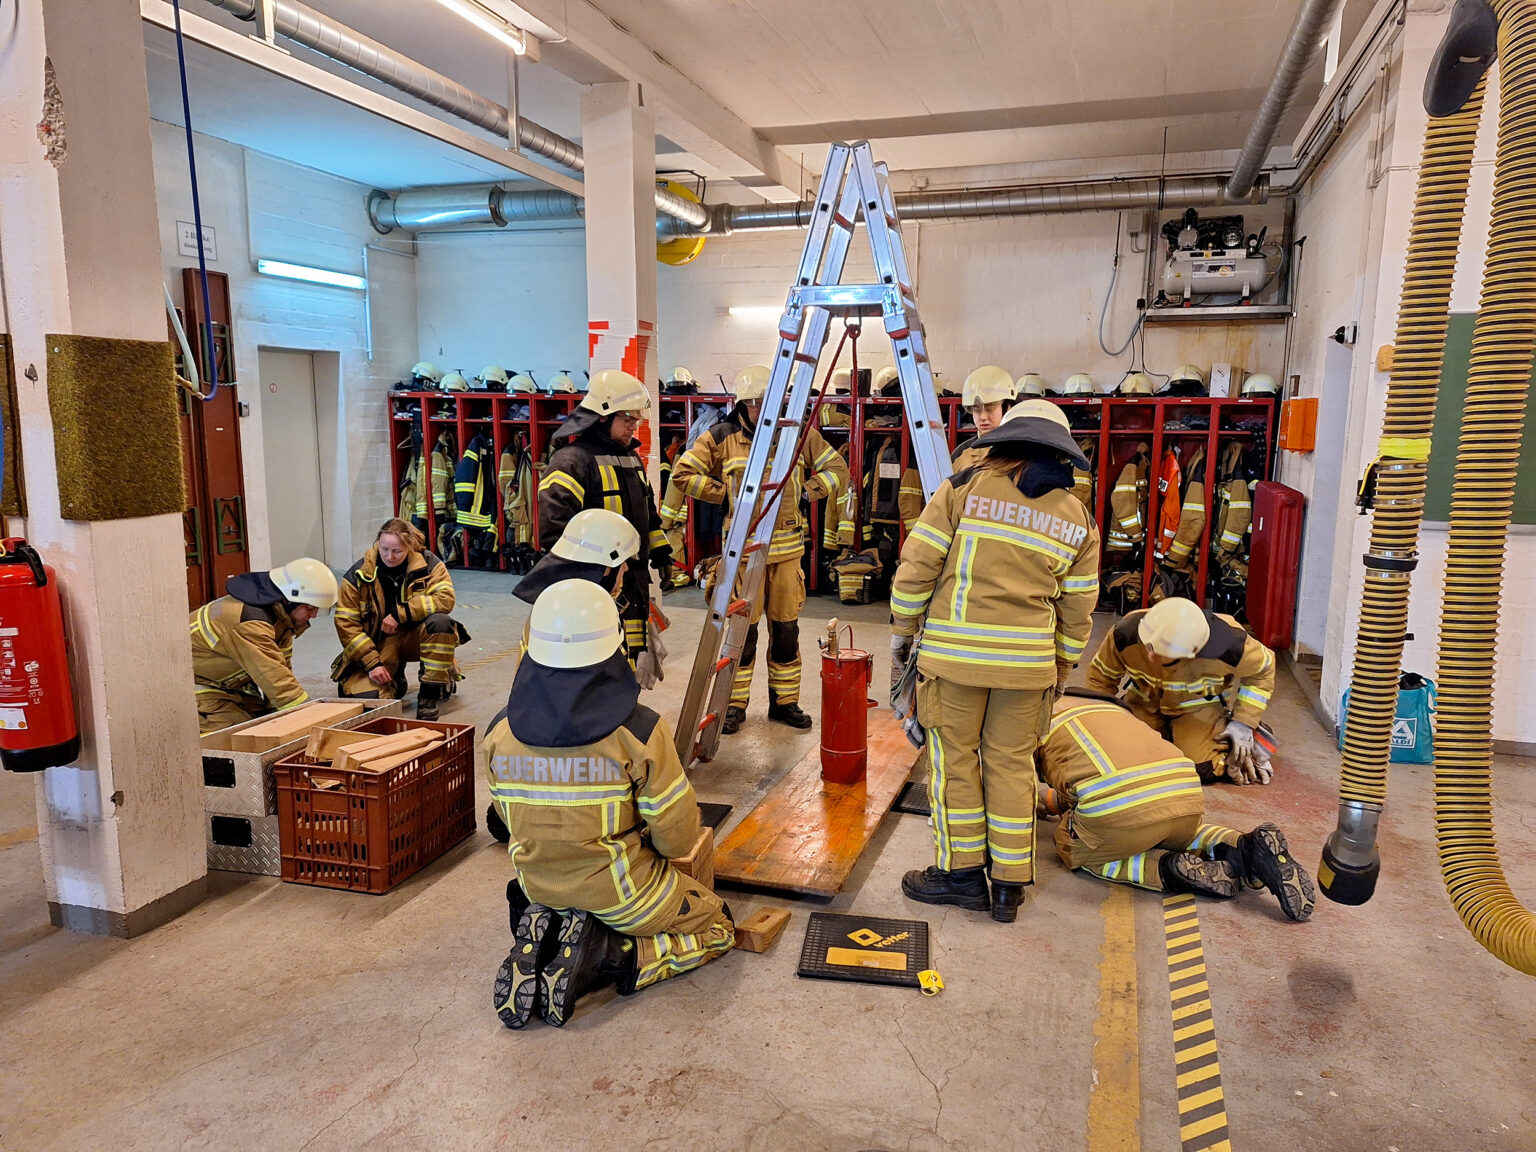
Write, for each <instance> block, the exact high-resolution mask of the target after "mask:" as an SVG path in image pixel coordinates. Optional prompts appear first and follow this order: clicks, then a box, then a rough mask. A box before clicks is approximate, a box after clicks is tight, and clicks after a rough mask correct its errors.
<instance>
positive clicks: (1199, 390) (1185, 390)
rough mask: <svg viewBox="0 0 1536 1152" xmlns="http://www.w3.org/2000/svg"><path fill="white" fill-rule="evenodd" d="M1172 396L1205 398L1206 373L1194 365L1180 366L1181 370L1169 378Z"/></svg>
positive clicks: (1169, 390)
mask: <svg viewBox="0 0 1536 1152" xmlns="http://www.w3.org/2000/svg"><path fill="white" fill-rule="evenodd" d="M1168 394H1169V395H1170V396H1204V395H1205V373H1204V372H1202V371H1200V369H1199V368H1198V367H1196V366H1195V365H1193V364H1180V365H1179V370H1178V371H1177V372H1175V373H1174V374H1173V375H1172V376H1170V377H1169V378H1168Z"/></svg>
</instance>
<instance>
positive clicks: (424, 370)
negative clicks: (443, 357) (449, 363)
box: [411, 360, 443, 388]
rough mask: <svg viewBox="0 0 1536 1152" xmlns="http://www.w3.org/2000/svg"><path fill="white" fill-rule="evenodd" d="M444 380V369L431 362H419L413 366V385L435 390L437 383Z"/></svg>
mask: <svg viewBox="0 0 1536 1152" xmlns="http://www.w3.org/2000/svg"><path fill="white" fill-rule="evenodd" d="M442 378H443V373H442V369H440V368H438V366H437V365H436V364H434V363H432V361H430V360H418V361H417V362H416V363H415V364H413V365H412V366H411V383H412V384H416V385H420V386H424V387H427V388H435V387H436V386H437V382H438V381H439V380H441V379H442Z"/></svg>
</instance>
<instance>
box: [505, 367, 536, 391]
mask: <svg viewBox="0 0 1536 1152" xmlns="http://www.w3.org/2000/svg"><path fill="white" fill-rule="evenodd" d="M507 389H508V390H509V391H512V392H522V393H525V394H527V393H532V392H537V391H538V390H539V386H538V384H537V383H536V382H535V381H534V379H533V373H531V372H519V373H518V374H517V375H516V376H514V377H512V379H511V380H509V381H507Z"/></svg>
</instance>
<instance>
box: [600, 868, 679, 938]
mask: <svg viewBox="0 0 1536 1152" xmlns="http://www.w3.org/2000/svg"><path fill="white" fill-rule="evenodd" d="M678 875H679V873H678V871H677V870H676V869H675V868H662V867H658V868H655V869H653V870H652V872H651V878H650V882H649V883H647V884H646V886H645V887H644V888H642V889H640V890H639V891H637V892H636V893H635V895H634V896H633V897H631V898H629V899H626V900H623V901H621V902H620V903H618V904H615V905H613V907H611V908H600V909H598V911H597V913H596V915H597V917H598V919H600V920H601V921H603V923H605V924H607V925H608V926H609V927H610V928H612V929H613V930H614V931H615V932H622V933H624V934H625V935H634V933H635V929H636V928H637V927H639V926H640V925H641V924H644V923H645V922H646V921H647V920H649V919H650V918H651V917H652V916H654V915H655V914H656V911H657V909H659V908H661V907H662V906H663V905H665V904H666V903H667V901H669V900H671V899H672V896H673V893H675V892H676V891H677V877H678Z"/></svg>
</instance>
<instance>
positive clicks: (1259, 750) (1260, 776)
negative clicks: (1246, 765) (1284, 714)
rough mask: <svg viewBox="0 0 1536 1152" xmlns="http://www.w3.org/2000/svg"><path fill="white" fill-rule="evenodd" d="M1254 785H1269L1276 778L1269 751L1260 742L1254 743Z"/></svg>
mask: <svg viewBox="0 0 1536 1152" xmlns="http://www.w3.org/2000/svg"><path fill="white" fill-rule="evenodd" d="M1251 775H1252V776H1253V783H1255V784H1268V783H1269V782H1270V781H1272V780H1273V779H1274V778H1275V772H1274V769H1273V768H1271V767H1270V766H1269V750H1268V749H1266V748H1265V747H1264V745H1263V743H1261V742H1260V741H1258V740H1255V741H1254V742H1253V772H1252V773H1251Z"/></svg>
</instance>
